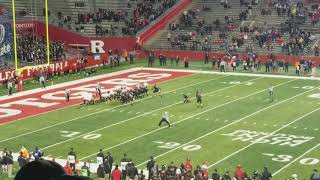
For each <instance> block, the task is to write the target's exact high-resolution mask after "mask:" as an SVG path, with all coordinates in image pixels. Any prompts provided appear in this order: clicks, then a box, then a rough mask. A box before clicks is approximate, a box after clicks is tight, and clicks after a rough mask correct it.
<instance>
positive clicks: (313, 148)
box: [272, 143, 320, 176]
mask: <svg viewBox="0 0 320 180" xmlns="http://www.w3.org/2000/svg"><path fill="white" fill-rule="evenodd" d="M318 147H320V143H319V144H317V145H316V146H314V147H312V148H311V149H309V150H308V151H306V152H304V153H303V154H301V155H300V156H299V157H297V158H296V159H294V160H293V161H291V162H290V163H288V164H287V165H285V166H283V167H282V168H281V169H279V170H278V171H276V172H275V173H273V175H272V176H276V175H277V174H279V173H280V172H281V171H283V170H284V169H286V168H287V167H289V166H290V165H291V164H293V163H295V162H296V161H298V160H299V159H301V158H303V157H304V156H305V155H307V154H309V153H310V152H311V151H313V150H315V149H316V148H318Z"/></svg>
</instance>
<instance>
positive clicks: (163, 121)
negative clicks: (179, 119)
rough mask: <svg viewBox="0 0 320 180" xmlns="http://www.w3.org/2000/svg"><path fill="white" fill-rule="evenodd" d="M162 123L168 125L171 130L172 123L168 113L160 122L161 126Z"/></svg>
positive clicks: (164, 114) (165, 113)
mask: <svg viewBox="0 0 320 180" xmlns="http://www.w3.org/2000/svg"><path fill="white" fill-rule="evenodd" d="M162 123H166V124H167V125H168V126H169V128H171V123H170V120H169V113H168V112H164V113H163V115H162V119H161V120H160V122H159V126H161V124H162Z"/></svg>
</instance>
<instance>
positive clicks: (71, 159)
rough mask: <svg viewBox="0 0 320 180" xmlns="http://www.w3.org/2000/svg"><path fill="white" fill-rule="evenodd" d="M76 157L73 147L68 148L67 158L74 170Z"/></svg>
mask: <svg viewBox="0 0 320 180" xmlns="http://www.w3.org/2000/svg"><path fill="white" fill-rule="evenodd" d="M76 159H77V155H76V153H75V152H74V150H73V148H70V152H69V153H68V160H69V162H70V167H71V168H72V170H73V171H76Z"/></svg>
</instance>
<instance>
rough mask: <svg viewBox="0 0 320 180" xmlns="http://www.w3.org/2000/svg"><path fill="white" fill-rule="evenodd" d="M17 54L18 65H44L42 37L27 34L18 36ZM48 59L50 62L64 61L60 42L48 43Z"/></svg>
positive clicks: (44, 54)
mask: <svg viewBox="0 0 320 180" xmlns="http://www.w3.org/2000/svg"><path fill="white" fill-rule="evenodd" d="M17 52H18V54H17V55H18V59H19V60H20V63H23V64H24V65H31V64H32V65H34V64H45V63H46V62H47V58H46V52H47V48H46V41H45V38H44V37H37V36H35V35H32V34H29V33H26V34H23V35H19V36H18V38H17ZM50 59H51V60H52V61H55V60H65V59H66V54H65V51H64V43H63V42H62V41H57V42H50Z"/></svg>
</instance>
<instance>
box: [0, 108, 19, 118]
mask: <svg viewBox="0 0 320 180" xmlns="http://www.w3.org/2000/svg"><path fill="white" fill-rule="evenodd" d="M20 113H22V111H20V110H18V109H4V108H0V118H6V117H10V116H15V115H18V114H20Z"/></svg>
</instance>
